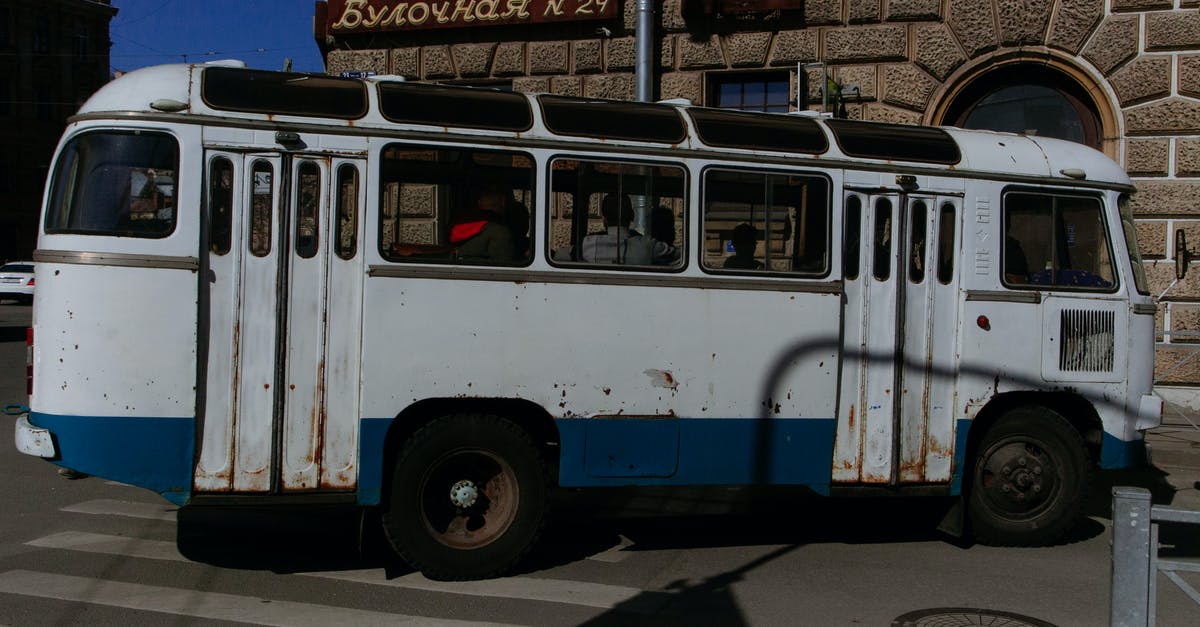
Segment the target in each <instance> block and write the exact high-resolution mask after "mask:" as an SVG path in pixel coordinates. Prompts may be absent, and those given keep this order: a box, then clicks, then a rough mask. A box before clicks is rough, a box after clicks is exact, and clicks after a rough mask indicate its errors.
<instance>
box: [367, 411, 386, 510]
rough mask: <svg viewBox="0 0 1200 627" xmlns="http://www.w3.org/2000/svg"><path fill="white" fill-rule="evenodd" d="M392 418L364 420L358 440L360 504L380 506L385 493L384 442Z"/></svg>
mask: <svg viewBox="0 0 1200 627" xmlns="http://www.w3.org/2000/svg"><path fill="white" fill-rule="evenodd" d="M392 420H393V419H392V418H363V419H362V420H360V421H359V431H360V433H359V436H360V437H359V438H358V504H359V505H379V503H380V502H382V501H381V496H382V492H383V472H384V470H383V455H384V453H385V452H386V451H384V448H383V447H384V441H385V440H386V439H387V430H388V427H389V426H391V424H392Z"/></svg>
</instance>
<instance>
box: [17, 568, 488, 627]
mask: <svg viewBox="0 0 1200 627" xmlns="http://www.w3.org/2000/svg"><path fill="white" fill-rule="evenodd" d="M0 592H3V593H7V594H20V595H24V596H34V597H41V598H46V599H57V600H60V601H76V602H80V603H92V604H96V605H107V606H109V607H120V608H125V609H131V610H142V611H149V612H162V613H166V614H174V615H178V616H192V617H196V618H206V619H211V620H224V621H237V622H243V623H255V624H259V625H297V626H306V625H313V626H314V627H322V626H324V625H356V626H357V625H439V626H440V625H445V626H459V625H479V624H481V623H476V622H469V621H459V620H447V619H438V618H430V617H427V616H409V615H406V614H388V613H384V612H372V611H369V610H359V609H354V608H346V607H333V606H329V605H316V604H313V603H297V602H294V601H277V600H272V599H263V598H258V597H246V596H239V595H235V594H223V593H220V592H200V591H196V590H184V589H180V588H167V587H163V586H147V585H143V584H136V583H122V582H118V581H105V580H103V579H91V578H87V577H74V576H70V575H55V574H50V573H41V572H36V571H29V570H10V571H8V572H6V573H0ZM491 624H498V623H491Z"/></svg>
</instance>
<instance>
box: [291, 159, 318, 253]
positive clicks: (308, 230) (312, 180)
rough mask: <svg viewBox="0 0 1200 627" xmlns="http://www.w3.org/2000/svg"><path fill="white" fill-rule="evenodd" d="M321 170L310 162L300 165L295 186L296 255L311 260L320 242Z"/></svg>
mask: <svg viewBox="0 0 1200 627" xmlns="http://www.w3.org/2000/svg"><path fill="white" fill-rule="evenodd" d="M320 199H321V169H320V168H318V167H317V164H316V163H314V162H312V161H305V162H304V163H301V164H300V171H299V181H298V184H297V185H296V254H297V255H300V256H301V257H303V258H305V259H311V258H313V257H314V256H316V254H317V248H318V247H319V245H320V241H321V232H320V229H319V227H318V225H319V224H320V219H319V215H318V214H319V213H320V207H321V201H320Z"/></svg>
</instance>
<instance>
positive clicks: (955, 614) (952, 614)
mask: <svg viewBox="0 0 1200 627" xmlns="http://www.w3.org/2000/svg"><path fill="white" fill-rule="evenodd" d="M977 625H986V626H987V627H1055V625H1054V623H1048V622H1046V621H1044V620H1038V619H1036V618H1030V617H1028V616H1021V615H1020V614H1013V613H1012V612H999V611H996V610H981V609H976V608H971V607H938V608H934V609H931V610H917V611H915V612H909V613H907V614H905V615H903V616H899V617H897V618H896V619H895V620H893V621H892V627H974V626H977Z"/></svg>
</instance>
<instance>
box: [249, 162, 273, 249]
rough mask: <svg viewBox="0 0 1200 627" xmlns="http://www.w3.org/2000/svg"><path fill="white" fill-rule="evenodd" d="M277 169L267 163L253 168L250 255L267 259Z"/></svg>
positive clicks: (256, 164)
mask: <svg viewBox="0 0 1200 627" xmlns="http://www.w3.org/2000/svg"><path fill="white" fill-rule="evenodd" d="M274 174H275V169H274V168H272V167H271V164H270V163H267V162H266V161H256V162H255V163H254V167H253V168H251V179H250V180H251V184H252V185H253V188H252V189H251V190H250V254H251V255H254V256H255V257H266V256H267V255H269V254H271V205H272V204H274V200H273V198H274V191H273V190H272V185H273V183H272V181H273V179H274Z"/></svg>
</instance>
